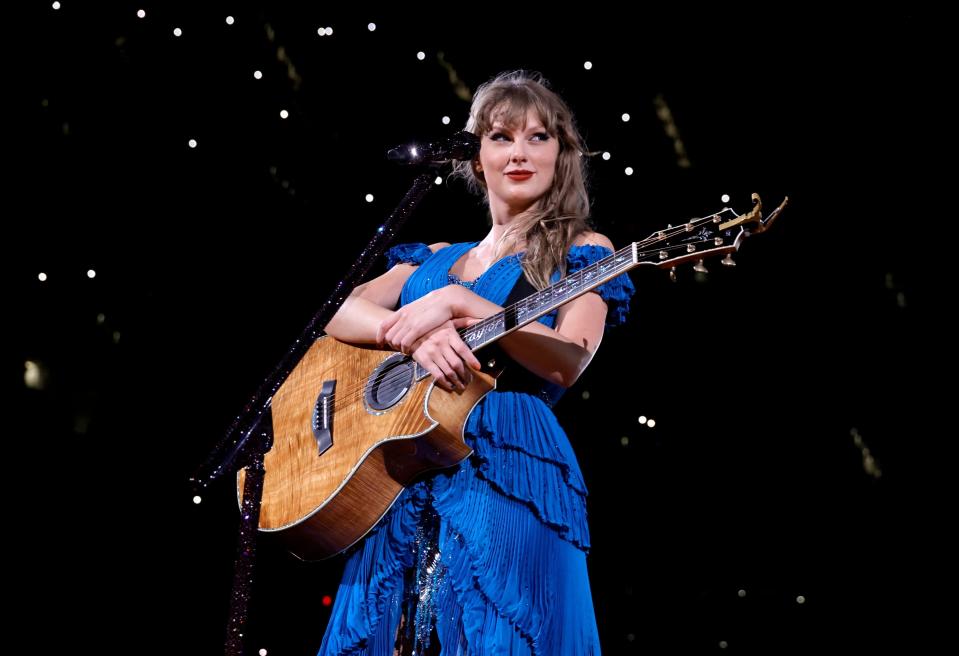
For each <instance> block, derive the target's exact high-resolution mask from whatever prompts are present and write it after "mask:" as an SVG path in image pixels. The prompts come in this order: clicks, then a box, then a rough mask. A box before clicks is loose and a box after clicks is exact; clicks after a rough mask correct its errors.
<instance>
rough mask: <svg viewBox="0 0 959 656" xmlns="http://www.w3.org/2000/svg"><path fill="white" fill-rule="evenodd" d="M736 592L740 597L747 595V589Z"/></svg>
mask: <svg viewBox="0 0 959 656" xmlns="http://www.w3.org/2000/svg"><path fill="white" fill-rule="evenodd" d="M736 594H737V595H738V596H739V598H740V599H742V598H743V597H745V596H746V591H745V590H739V592H737V593H736Z"/></svg>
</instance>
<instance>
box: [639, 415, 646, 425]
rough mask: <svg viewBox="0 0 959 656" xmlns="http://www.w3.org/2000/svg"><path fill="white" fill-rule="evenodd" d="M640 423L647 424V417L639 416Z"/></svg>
mask: <svg viewBox="0 0 959 656" xmlns="http://www.w3.org/2000/svg"><path fill="white" fill-rule="evenodd" d="M639 423H641V424H645V423H646V415H639Z"/></svg>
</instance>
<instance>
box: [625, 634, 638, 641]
mask: <svg viewBox="0 0 959 656" xmlns="http://www.w3.org/2000/svg"><path fill="white" fill-rule="evenodd" d="M626 639H627V640H629V641H630V642H632V641H633V640H635V639H636V635H635V634H633V633H627V634H626Z"/></svg>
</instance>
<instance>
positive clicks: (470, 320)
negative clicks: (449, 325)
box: [452, 317, 482, 328]
mask: <svg viewBox="0 0 959 656" xmlns="http://www.w3.org/2000/svg"><path fill="white" fill-rule="evenodd" d="M452 321H453V327H454V328H469V327H470V326H473V325H475V324H478V323H479V322H480V321H482V320H481V319H476V318H474V317H456V318H454V319H452Z"/></svg>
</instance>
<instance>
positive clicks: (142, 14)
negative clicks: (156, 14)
mask: <svg viewBox="0 0 959 656" xmlns="http://www.w3.org/2000/svg"><path fill="white" fill-rule="evenodd" d="M146 17H147V13H146V12H145V11H143V10H142V9H137V18H146Z"/></svg>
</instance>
